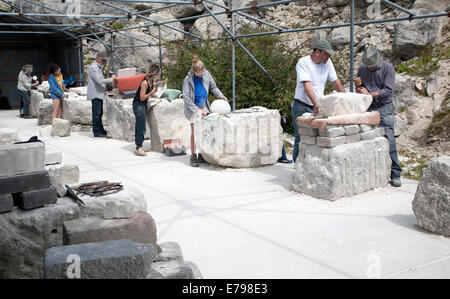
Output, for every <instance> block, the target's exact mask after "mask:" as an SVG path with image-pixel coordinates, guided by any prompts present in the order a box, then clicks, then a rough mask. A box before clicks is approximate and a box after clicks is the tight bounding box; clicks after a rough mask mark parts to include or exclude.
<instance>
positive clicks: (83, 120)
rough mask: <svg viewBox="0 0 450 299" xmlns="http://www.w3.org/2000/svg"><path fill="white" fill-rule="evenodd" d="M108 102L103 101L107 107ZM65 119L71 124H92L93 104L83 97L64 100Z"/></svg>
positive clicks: (70, 97)
mask: <svg viewBox="0 0 450 299" xmlns="http://www.w3.org/2000/svg"><path fill="white" fill-rule="evenodd" d="M104 102H106V101H103V105H105V103H104ZM63 118H64V119H67V120H68V121H69V122H70V123H71V124H81V125H91V124H92V102H91V101H88V100H86V97H83V96H73V97H72V96H69V97H68V98H65V99H64V100H63Z"/></svg>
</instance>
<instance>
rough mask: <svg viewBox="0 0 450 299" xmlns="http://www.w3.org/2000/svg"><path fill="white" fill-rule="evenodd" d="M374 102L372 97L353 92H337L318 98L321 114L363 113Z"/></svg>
mask: <svg viewBox="0 0 450 299" xmlns="http://www.w3.org/2000/svg"><path fill="white" fill-rule="evenodd" d="M370 103H372V97H371V96H369V95H365V94H359V93H353V92H335V93H331V94H329V95H326V96H322V97H320V98H319V99H318V104H319V114H320V115H323V116H333V115H341V114H351V113H363V112H366V111H367V109H368V108H369V106H370Z"/></svg>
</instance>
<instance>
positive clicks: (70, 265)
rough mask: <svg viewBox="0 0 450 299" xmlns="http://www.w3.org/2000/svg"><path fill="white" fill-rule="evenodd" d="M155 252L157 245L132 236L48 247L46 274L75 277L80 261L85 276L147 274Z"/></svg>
mask: <svg viewBox="0 0 450 299" xmlns="http://www.w3.org/2000/svg"><path fill="white" fill-rule="evenodd" d="M155 254H156V250H155V247H154V246H153V245H151V244H139V243H134V242H132V241H131V240H114V241H106V242H100V243H86V244H79V245H69V246H59V247H53V248H50V249H47V250H46V251H45V258H44V277H45V278H60V279H66V278H72V277H73V276H72V275H73V274H76V273H77V272H76V269H77V262H79V270H80V271H79V273H80V277H79V278H81V279H100V278H102V279H137V278H145V277H146V276H147V275H148V274H149V271H150V265H151V262H152V260H153V259H154V257H155ZM72 270H73V271H72ZM68 274H69V275H68ZM68 276H69V277H68ZM75 278H76V277H75Z"/></svg>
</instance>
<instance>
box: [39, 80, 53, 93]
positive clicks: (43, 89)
mask: <svg viewBox="0 0 450 299" xmlns="http://www.w3.org/2000/svg"><path fill="white" fill-rule="evenodd" d="M37 90H38V91H39V92H44V93H46V92H49V91H50V84H48V81H42V83H41V84H40V85H39V86H38V87H37Z"/></svg>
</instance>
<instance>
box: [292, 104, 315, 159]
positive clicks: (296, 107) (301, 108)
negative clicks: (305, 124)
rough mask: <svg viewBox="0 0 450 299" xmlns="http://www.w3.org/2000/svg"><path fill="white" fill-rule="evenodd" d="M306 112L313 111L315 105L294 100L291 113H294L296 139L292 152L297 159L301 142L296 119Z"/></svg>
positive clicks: (293, 121) (293, 122)
mask: <svg viewBox="0 0 450 299" xmlns="http://www.w3.org/2000/svg"><path fill="white" fill-rule="evenodd" d="M306 112H309V113H312V112H313V107H312V106H310V105H307V104H304V103H303V102H300V101H297V100H294V104H293V105H292V107H291V113H292V124H293V125H294V131H295V141H294V151H293V153H292V158H293V159H294V162H295V160H297V156H298V151H299V150H298V145H299V143H300V135H299V134H298V129H297V124H296V122H295V120H296V119H297V117H299V116H302V115H303V114H305V113H306Z"/></svg>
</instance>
